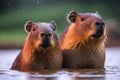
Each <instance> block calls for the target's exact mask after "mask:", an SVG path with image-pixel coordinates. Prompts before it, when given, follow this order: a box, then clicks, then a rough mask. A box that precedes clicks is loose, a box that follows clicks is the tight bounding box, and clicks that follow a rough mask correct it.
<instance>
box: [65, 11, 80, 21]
mask: <svg viewBox="0 0 120 80" xmlns="http://www.w3.org/2000/svg"><path fill="white" fill-rule="evenodd" d="M77 15H78V13H77V11H71V12H69V14H68V16H67V18H68V21H69V22H70V23H74V22H75V21H76V18H77Z"/></svg>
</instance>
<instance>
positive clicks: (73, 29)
mask: <svg viewBox="0 0 120 80" xmlns="http://www.w3.org/2000/svg"><path fill="white" fill-rule="evenodd" d="M67 18H68V21H69V22H70V23H71V24H70V26H69V27H67V28H66V30H65V31H64V32H63V33H62V35H61V36H60V38H59V44H60V46H61V49H62V51H63V58H64V59H63V67H64V68H73V69H82V68H89V69H90V68H91V69H104V64H105V41H106V37H107V34H106V27H105V22H104V21H103V19H102V17H101V16H100V15H99V13H98V12H96V13H78V12H76V11H72V12H70V13H69V14H68V17H67Z"/></svg>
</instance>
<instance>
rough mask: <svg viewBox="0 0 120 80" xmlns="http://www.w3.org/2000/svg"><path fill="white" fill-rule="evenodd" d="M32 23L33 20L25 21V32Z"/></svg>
mask: <svg viewBox="0 0 120 80" xmlns="http://www.w3.org/2000/svg"><path fill="white" fill-rule="evenodd" d="M32 25H33V22H32V21H27V22H26V24H25V26H24V29H25V31H26V32H30V31H31V29H32Z"/></svg>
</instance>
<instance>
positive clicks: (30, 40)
mask: <svg viewBox="0 0 120 80" xmlns="http://www.w3.org/2000/svg"><path fill="white" fill-rule="evenodd" d="M24 28H25V31H27V32H28V36H27V39H26V42H25V44H24V47H23V50H22V51H21V52H20V54H19V55H18V56H17V58H16V59H15V61H14V63H13V65H12V67H11V69H14V70H19V71H38V70H41V69H60V68H61V67H62V60H63V58H62V53H61V49H60V46H59V43H58V38H57V35H56V24H55V22H54V21H53V20H52V21H51V22H50V23H43V22H37V23H35V22H32V21H28V22H27V23H26V24H25V27H24Z"/></svg>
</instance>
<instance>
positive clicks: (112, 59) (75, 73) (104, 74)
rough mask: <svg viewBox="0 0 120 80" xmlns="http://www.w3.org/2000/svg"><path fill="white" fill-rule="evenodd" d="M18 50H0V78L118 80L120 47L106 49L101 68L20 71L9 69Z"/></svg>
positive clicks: (5, 79) (9, 79)
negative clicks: (103, 65)
mask: <svg viewBox="0 0 120 80" xmlns="http://www.w3.org/2000/svg"><path fill="white" fill-rule="evenodd" d="M19 52H20V50H0V80H120V64H119V62H120V48H108V49H107V50H106V53H107V54H106V65H105V70H103V69H82V70H80V69H62V70H40V71H39V72H20V71H14V70H9V68H10V67H11V65H12V63H13V61H14V59H15V57H16V56H17V55H18V53H19Z"/></svg>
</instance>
